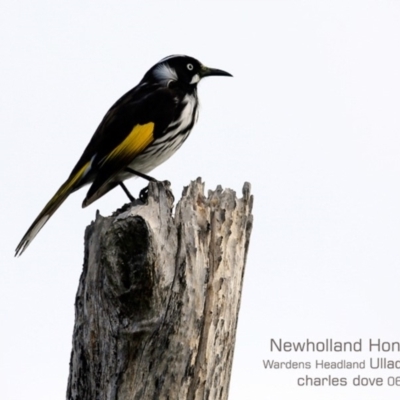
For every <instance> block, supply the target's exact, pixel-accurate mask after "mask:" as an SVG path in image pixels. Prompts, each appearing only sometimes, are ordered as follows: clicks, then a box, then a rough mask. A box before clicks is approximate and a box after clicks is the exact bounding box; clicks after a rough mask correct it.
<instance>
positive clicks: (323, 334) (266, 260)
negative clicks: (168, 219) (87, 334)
mask: <svg viewBox="0 0 400 400" xmlns="http://www.w3.org/2000/svg"><path fill="white" fill-rule="evenodd" d="M0 42H1V44H0V48H1V60H0V63H1V73H0V87H1V93H0V102H1V104H0V110H1V112H0V122H1V131H2V134H1V139H0V143H1V149H2V157H1V158H0V163H1V168H0V170H1V171H2V172H1V183H2V196H1V199H0V205H1V210H2V212H1V215H0V226H1V227H2V235H1V252H0V321H1V326H2V327H1V329H0V387H1V389H0V397H1V398H2V399H5V400H20V399H28V398H29V399H30V400H54V399H62V398H64V397H65V391H66V386H67V378H68V368H69V366H68V363H69V356H70V351H71V338H72V330H73V323H74V307H73V305H74V300H75V293H76V290H77V287H78V280H79V276H80V273H81V266H82V260H83V234H84V229H85V227H86V226H87V225H88V224H89V223H90V222H91V220H92V219H93V218H94V216H95V212H96V210H97V209H99V210H100V212H101V214H102V215H109V214H110V213H111V212H112V211H113V210H115V209H117V208H119V207H120V206H121V205H122V204H124V203H125V202H126V201H127V199H126V196H125V195H124V193H123V192H122V190H120V189H118V188H117V189H116V190H114V191H113V192H112V193H110V194H108V195H107V196H105V197H104V198H102V199H101V200H99V201H97V202H96V203H95V204H94V205H92V206H90V207H89V208H87V209H85V210H82V209H81V202H82V200H83V198H84V196H85V189H83V190H81V191H79V192H77V193H75V194H73V195H72V196H71V197H70V198H69V199H68V200H67V201H66V202H65V203H64V204H63V205H62V207H61V208H60V209H59V210H58V211H57V213H56V214H55V215H54V216H53V218H52V219H51V220H50V222H49V223H48V224H47V225H46V226H45V228H43V230H42V231H41V232H40V234H39V235H38V237H37V238H36V240H35V241H34V242H33V243H32V245H31V246H30V247H29V249H28V250H27V251H26V253H25V254H24V255H23V256H22V257H21V258H19V259H14V258H13V254H14V249H15V247H16V245H17V244H18V242H19V240H20V239H21V237H22V235H23V234H24V233H25V231H26V229H27V228H28V227H29V225H30V224H31V223H32V221H33V219H34V218H35V217H36V216H37V214H38V213H39V212H40V210H41V209H42V208H43V206H44V205H45V204H46V202H47V201H48V200H49V199H50V197H51V196H52V195H53V194H54V192H55V191H56V190H57V189H58V187H59V186H60V185H61V183H63V181H64V180H65V179H66V178H67V176H68V175H69V173H70V171H71V169H72V168H73V166H74V165H75V163H76V161H77V160H78V158H79V156H80V155H81V153H82V151H83V149H84V147H85V146H86V144H87V142H88V141H89V139H90V137H91V135H92V134H93V132H94V130H95V129H96V127H97V125H98V123H99V122H100V120H101V119H102V117H103V115H104V113H105V112H106V111H107V110H108V108H109V107H110V106H111V105H112V104H113V103H114V102H115V101H116V100H117V99H118V98H119V97H120V96H121V95H122V94H124V93H125V92H126V91H128V90H129V89H130V88H131V87H133V86H134V85H136V84H137V83H138V82H139V80H140V79H141V78H142V76H143V75H144V73H145V72H146V71H147V70H148V69H149V68H150V67H151V66H152V65H153V64H154V63H156V62H157V61H159V60H160V59H161V58H163V57H165V56H167V55H170V54H174V53H183V54H188V55H191V56H193V57H196V58H198V59H199V60H201V61H202V62H203V63H204V64H206V65H208V66H211V67H215V68H221V69H225V70H227V71H229V72H231V73H232V74H233V75H234V78H233V79H232V78H222V77H215V78H207V79H206V80H204V81H203V82H201V83H200V85H199V96H200V100H201V103H202V108H201V110H200V111H201V112H200V120H199V123H198V125H197V126H196V127H195V129H194V131H193V132H192V135H191V136H190V138H189V139H188V141H187V142H186V143H185V144H184V146H183V147H182V148H181V149H180V150H179V152H178V153H177V154H176V155H175V156H174V157H173V158H172V159H170V160H169V161H168V162H166V163H165V164H163V165H162V166H161V167H159V168H158V169H157V170H155V171H154V172H153V173H152V175H153V176H156V177H157V178H158V179H161V180H163V179H168V180H170V181H171V182H172V186H173V189H174V192H175V197H176V198H179V196H180V193H181V190H182V187H183V186H184V185H187V184H188V183H189V181H190V180H193V179H195V178H197V177H198V176H201V177H202V178H203V179H204V180H205V181H206V189H207V190H208V189H214V188H215V187H216V185H217V184H221V185H222V186H223V187H230V188H232V189H234V190H236V191H237V192H238V194H240V193H241V189H242V186H243V183H244V181H250V182H251V184H252V192H253V194H254V196H255V206H254V210H253V211H254V219H255V220H254V230H253V234H252V238H251V244H250V252H249V256H248V263H247V268H246V275H245V282H244V292H243V298H242V307H241V312H240V320H239V329H238V336H237V343H236V349H235V360H234V368H233V373H232V377H231V389H230V399H231V400H241V399H255V400H262V399H267V398H268V399H273V400H284V399H308V400H317V399H318V400H320V399H321V398H323V399H324V400H330V399H332V400H333V399H335V400H336V399H339V398H340V399H342V400H361V399H362V400H369V399H377V398H384V399H388V400H391V399H398V398H399V393H400V387H398V388H389V387H384V388H372V389H369V388H352V387H349V386H348V387H345V388H337V387H330V388H329V387H328V388H326V387H325V388H300V387H298V386H297V385H296V379H297V377H299V376H305V375H306V374H308V375H310V376H321V377H322V376H327V375H329V374H331V375H332V376H339V377H341V376H345V377H349V379H350V378H352V377H354V376H356V375H357V374H361V375H363V376H373V377H378V376H381V377H387V376H389V375H391V376H396V375H400V371H399V370H397V371H396V370H395V371H394V372H393V371H389V372H387V371H386V372H385V371H377V372H374V373H370V372H368V371H348V370H347V371H323V372H317V371H315V370H312V371H304V370H297V371H277V372H271V371H267V370H265V369H264V368H263V365H262V360H263V359H272V358H275V359H278V360H280V361H284V360H288V359H292V360H297V361H308V360H313V359H314V358H315V355H313V354H312V353H311V354H283V355H282V354H280V355H279V354H277V353H272V354H271V353H270V351H269V344H270V339H271V338H275V339H279V338H282V339H284V340H288V341H303V340H305V339H306V338H310V339H312V340H315V341H318V340H324V339H325V338H333V339H334V340H342V341H355V340H358V339H360V338H363V339H364V340H365V341H367V340H368V339H369V338H375V339H377V338H381V340H385V341H400V317H399V301H400V290H399V287H400V268H399V264H400V250H399V249H400V246H399V244H400V162H399V154H400V117H399V115H400V113H399V111H400V78H399V75H400V74H399V71H400V55H399V52H400V2H398V1H380V2H378V1H374V2H372V1H366V0H363V1H346V2H339V1H329V2H328V1H324V2H321V1H302V2H299V1H289V0H287V1H263V2H261V1H260V2H249V1H246V2H245V1H243V2H233V1H229V2H227V1H226V2H222V1H221V2H216V1H214V2H207V1H191V2H188V1H186V2H158V3H157V2H151V1H147V2H142V1H129V2H128V1H123V2H118V3H117V2H111V1H107V2H106V1H96V2H94V1H92V2H88V1H86V2H82V1H79V2H78V1H70V2H68V3H67V2H50V1H48V2H46V1H39V0H38V1H35V2H31V1H22V0H20V1H18V2H8V4H3V5H2V11H1V14H0ZM145 185H146V182H144V181H142V180H136V181H134V180H131V181H129V182H128V187H129V188H130V189H131V191H132V193H137V192H138V191H139V190H140V189H141V188H143V187H144V186H145ZM373 355H374V356H377V354H373ZM381 356H382V354H381ZM383 356H385V357H387V358H390V359H400V354H399V353H386V354H383ZM317 357H318V358H319V359H325V360H328V361H332V360H334V359H338V360H340V359H348V360H351V361H357V360H362V359H369V357H370V354H369V353H368V352H367V351H365V352H363V354H361V355H357V354H356V355H354V354H348V353H342V354H339V355H337V356H332V355H330V354H329V353H325V354H322V355H317Z"/></svg>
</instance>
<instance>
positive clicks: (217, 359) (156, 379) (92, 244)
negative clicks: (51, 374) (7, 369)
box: [67, 178, 253, 400]
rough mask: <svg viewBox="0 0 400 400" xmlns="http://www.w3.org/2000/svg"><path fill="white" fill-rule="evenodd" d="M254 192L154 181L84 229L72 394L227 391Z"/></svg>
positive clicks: (155, 395)
mask: <svg viewBox="0 0 400 400" xmlns="http://www.w3.org/2000/svg"><path fill="white" fill-rule="evenodd" d="M252 203H253V196H251V195H250V185H249V184H248V183H245V185H244V187H243V197H242V198H240V199H238V198H237V197H236V194H235V192H234V191H232V190H230V189H226V190H222V188H221V187H219V186H218V187H217V189H216V190H215V191H209V193H208V196H204V183H202V182H201V179H200V178H199V179H197V180H196V181H193V182H191V183H190V185H189V186H188V187H186V188H185V189H184V191H183V194H182V198H181V199H180V201H179V202H178V204H177V206H176V210H175V215H173V198H172V195H171V192H170V191H169V190H168V187H166V186H164V184H163V183H150V184H149V197H148V203H147V204H143V203H142V202H140V201H136V202H135V203H134V204H131V205H128V206H125V207H124V208H123V209H121V210H119V211H117V212H116V213H114V214H113V215H112V216H111V217H107V218H104V217H102V216H100V215H99V214H97V216H96V220H95V221H94V222H93V223H92V224H91V225H90V226H89V227H88V228H87V229H86V233H85V256H84V266H83V272H82V275H81V278H80V283H79V288H78V292H77V295H76V301H75V327H74V333H73V347H72V353H71V361H70V375H69V379H68V388H67V399H69V400H72V399H73V400H78V399H79V400H105V399H107V400H117V399H118V400H127V399H129V400H131V399H141V400H147V399H170V400H180V399H188V400H192V399H196V400H197V399H211V400H213V399H227V398H228V391H229V381H230V374H231V368H232V360H233V353H234V346H235V337H236V327H237V321H238V313H239V308H240V297H241V292H242V284H243V274H244V268H245V263H246V255H247V251H248V247H249V240H250V233H251V229H252V221H253V217H252V214H251V210H252Z"/></svg>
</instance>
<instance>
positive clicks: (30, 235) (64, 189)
mask: <svg viewBox="0 0 400 400" xmlns="http://www.w3.org/2000/svg"><path fill="white" fill-rule="evenodd" d="M87 166H88V165H87V164H86V165H85V166H84V167H83V168H82V169H81V170H80V171H78V173H76V174H75V175H72V176H70V177H69V178H68V179H67V180H66V182H65V183H63V184H62V185H61V187H60V188H59V189H58V190H57V192H56V194H55V195H54V196H53V197H52V198H51V200H50V201H49V202H48V203H47V204H46V205H45V207H44V208H43V210H42V212H41V213H40V214H39V215H38V216H37V218H36V219H35V221H33V224H32V225H31V226H30V227H29V229H28V230H27V232H26V233H25V235H24V237H23V238H22V239H21V241H20V242H19V244H18V246H17V248H16V249H15V256H20V255H21V254H22V253H23V252H24V251H25V250H26V249H27V247H28V246H29V245H30V244H31V242H32V240H33V239H34V238H35V236H36V235H37V234H38V233H39V231H40V230H41V229H42V228H43V226H44V225H45V223H46V222H47V221H48V220H49V219H50V217H51V216H52V215H53V214H54V213H55V212H56V211H57V209H58V207H60V206H61V204H62V203H63V202H64V201H65V200H66V198H67V197H68V196H69V195H70V194H71V193H72V192H74V191H75V190H76V189H78V187H77V185H78V183H79V182H80V181H81V178H82V177H83V175H84V174H85V170H86V167H87ZM79 187H80V186H79Z"/></svg>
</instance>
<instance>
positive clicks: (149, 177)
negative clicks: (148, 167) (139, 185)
mask: <svg viewBox="0 0 400 400" xmlns="http://www.w3.org/2000/svg"><path fill="white" fill-rule="evenodd" d="M125 171H126V172H130V173H131V174H133V175H137V176H140V177H141V178H143V179H146V180H148V181H149V182H158V180H157V179H154V178H152V177H151V176H148V175H146V174H143V173H142V172H139V171H135V170H134V169H132V168H129V167H126V168H125Z"/></svg>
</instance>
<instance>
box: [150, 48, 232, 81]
mask: <svg viewBox="0 0 400 400" xmlns="http://www.w3.org/2000/svg"><path fill="white" fill-rule="evenodd" d="M218 75H219V76H232V75H231V74H230V73H228V72H225V71H222V70H220V69H216V68H208V67H206V66H204V65H203V64H202V63H201V62H199V61H198V60H196V59H195V58H193V57H189V56H184V55H173V56H169V57H165V58H163V59H162V60H161V61H160V62H158V63H157V64H156V65H154V66H153V67H152V68H151V69H150V70H149V71H148V72H147V73H146V75H145V76H144V78H143V81H156V82H159V83H161V84H164V85H166V86H169V84H170V83H171V82H178V83H180V84H182V85H185V86H189V87H190V86H193V87H194V88H195V87H196V85H197V84H198V83H199V82H200V80H201V79H202V78H205V77H206V76H218Z"/></svg>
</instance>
